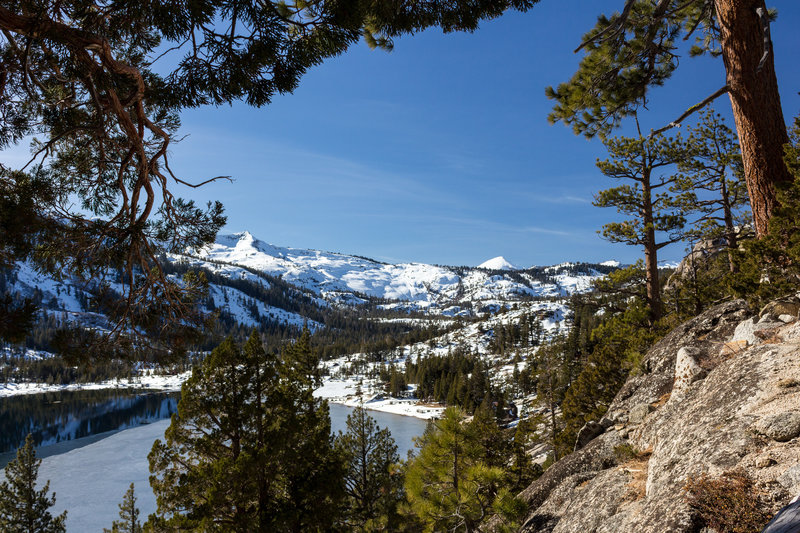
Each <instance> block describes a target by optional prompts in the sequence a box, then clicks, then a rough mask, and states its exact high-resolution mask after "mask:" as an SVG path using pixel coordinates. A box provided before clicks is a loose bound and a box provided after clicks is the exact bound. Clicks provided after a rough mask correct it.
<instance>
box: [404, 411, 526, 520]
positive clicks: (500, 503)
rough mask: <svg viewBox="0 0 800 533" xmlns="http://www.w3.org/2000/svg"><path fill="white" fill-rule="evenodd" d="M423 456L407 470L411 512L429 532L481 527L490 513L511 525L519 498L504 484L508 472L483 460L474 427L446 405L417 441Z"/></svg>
mask: <svg viewBox="0 0 800 533" xmlns="http://www.w3.org/2000/svg"><path fill="white" fill-rule="evenodd" d="M418 446H421V448H420V450H419V455H417V456H416V457H414V458H413V459H411V461H410V463H409V465H408V469H407V471H406V479H405V486H406V494H407V499H408V502H409V512H410V513H413V514H414V515H416V517H417V518H418V519H419V520H420V521H421V522H422V523H423V524H424V530H425V531H464V532H467V533H470V532H473V531H477V530H478V528H479V526H480V524H481V523H482V522H483V521H485V520H488V518H489V517H491V516H495V515H496V516H498V517H499V518H500V519H501V521H500V524H503V525H500V526H498V527H499V528H500V529H501V530H502V529H503V528H504V527H506V526H507V527H509V528H512V527H513V525H514V520H515V519H516V518H517V516H518V513H519V511H520V507H519V502H517V500H515V499H514V498H513V497H512V496H511V494H510V492H509V491H508V489H507V488H504V487H503V484H504V473H503V470H502V469H500V468H497V467H492V466H489V465H487V464H486V462H484V460H483V459H484V450H483V449H482V447H481V446H480V435H478V432H477V431H476V426H474V425H472V424H466V423H464V421H463V413H462V411H461V410H460V409H458V408H457V407H448V408H447V409H446V410H445V412H444V415H443V417H442V418H441V419H439V420H436V421H435V422H433V424H432V427H431V429H430V431H426V433H425V435H423V438H422V439H420V441H419V442H418Z"/></svg>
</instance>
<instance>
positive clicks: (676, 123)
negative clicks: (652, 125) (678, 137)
mask: <svg viewBox="0 0 800 533" xmlns="http://www.w3.org/2000/svg"><path fill="white" fill-rule="evenodd" d="M730 89H731V88H730V86H729V85H723V86H722V87H720V88H719V89H717V90H716V91H714V92H713V93H712V94H711V95H710V96H708V97H707V98H706V99H705V100H703V101H702V102H700V103H698V104H695V105H693V106H692V107H690V108H689V109H687V110H686V111H684V112H683V114H682V115H681V116H679V117H678V118H676V119H675V120H673V121H672V122H670V123H669V124H667V125H666V126H663V127H661V128H658V129H657V130H652V131H650V135H649V136H648V137H650V138H652V137H654V136H656V135H658V134H659V133H663V132H665V131H667V130H669V129H672V128H677V127H679V126H680V125H681V122H683V121H684V120H685V119H686V117H688V116H689V115H691V114H693V113H696V112H697V111H699V110H701V109H703V108H704V107H705V106H707V105H708V104H710V103H711V102H713V101H714V100H716V99H717V98H719V97H720V96H722V95H723V94H726V93H727V92H728V91H730Z"/></svg>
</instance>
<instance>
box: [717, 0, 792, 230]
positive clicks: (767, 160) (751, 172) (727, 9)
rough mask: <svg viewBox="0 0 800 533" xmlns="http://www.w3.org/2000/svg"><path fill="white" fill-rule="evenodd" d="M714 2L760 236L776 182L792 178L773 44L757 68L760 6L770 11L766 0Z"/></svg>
mask: <svg viewBox="0 0 800 533" xmlns="http://www.w3.org/2000/svg"><path fill="white" fill-rule="evenodd" d="M715 6H716V11H717V22H718V24H719V27H720V44H721V48H722V57H723V60H724V62H725V72H726V76H727V82H728V85H729V86H730V91H729V93H728V94H729V96H730V99H731V107H732V108H733V117H734V120H735V122H736V131H737V134H738V136H739V146H740V147H741V151H742V162H743V163H744V174H745V180H746V182H747V190H748V192H749V194H750V206H751V208H752V210H753V221H754V224H755V230H756V236H758V237H761V236H763V235H765V234H766V232H767V224H768V222H769V219H770V217H771V216H772V211H773V210H774V209H775V207H776V205H777V204H778V201H777V198H776V194H775V191H776V189H775V185H776V184H777V183H780V182H785V181H790V180H791V179H792V176H791V174H790V173H789V170H788V169H787V168H786V164H785V163H784V161H783V145H784V144H786V143H787V142H789V137H788V135H787V133H786V123H785V122H784V119H783V110H782V108H781V99H780V94H779V93H778V80H777V78H776V76H775V63H774V61H773V55H772V45H771V43H770V46H769V48H770V49H769V57H768V58H767V60H766V62H765V64H764V65H763V68H762V69H761V71H760V72H759V71H758V64H759V62H760V60H761V56H762V54H763V52H764V32H763V30H762V27H761V22H760V20H759V17H758V14H757V13H756V10H757V9H758V8H762V9H764V10H765V12H766V6H765V4H764V0H715Z"/></svg>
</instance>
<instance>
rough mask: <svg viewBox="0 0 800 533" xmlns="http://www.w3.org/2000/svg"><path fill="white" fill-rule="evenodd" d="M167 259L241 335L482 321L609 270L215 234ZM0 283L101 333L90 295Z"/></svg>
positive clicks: (18, 279) (16, 273) (77, 288)
mask: <svg viewBox="0 0 800 533" xmlns="http://www.w3.org/2000/svg"><path fill="white" fill-rule="evenodd" d="M168 259H169V261H170V262H171V263H172V264H171V265H169V266H170V269H171V270H170V272H172V273H171V274H170V275H172V276H176V277H179V276H180V275H182V273H183V272H185V271H186V270H187V269H204V270H206V271H207V277H208V279H209V281H210V284H209V292H208V297H207V298H206V299H205V302H204V305H205V306H206V307H207V309H208V310H209V311H219V312H221V313H222V315H223V316H226V317H228V318H229V319H232V320H233V321H235V322H238V323H240V324H243V325H246V326H249V327H250V326H259V325H266V324H273V325H281V326H289V327H302V326H303V324H308V325H309V327H311V328H312V329H319V328H323V327H325V323H326V322H327V319H326V316H327V314H330V313H329V312H334V311H335V310H336V309H340V308H350V307H361V306H362V305H363V304H370V306H368V308H369V309H372V308H373V307H372V306H377V308H378V309H383V310H387V311H402V312H410V311H415V312H422V313H425V314H427V315H428V316H429V317H431V318H434V317H445V318H446V317H452V316H472V317H474V316H478V315H480V316H484V315H486V314H487V313H489V314H494V313H497V312H498V311H500V310H502V309H510V308H512V307H514V306H515V305H517V304H519V303H523V302H533V301H539V302H544V301H554V300H558V299H560V298H563V297H565V296H567V295H569V294H572V293H574V292H579V291H585V290H588V289H589V288H590V287H591V283H592V281H593V280H594V279H596V278H597V277H599V276H601V275H602V273H603V272H607V271H608V270H609V267H608V266H605V265H589V264H582V263H563V264H561V265H556V266H552V267H532V268H528V269H515V268H514V267H513V265H511V264H510V263H509V262H508V261H506V260H505V259H504V258H502V257H496V258H494V259H491V260H489V261H487V262H485V263H483V264H482V265H481V266H479V267H447V266H437V265H428V264H423V263H400V264H388V263H383V262H380V261H375V260H372V259H369V258H366V257H361V256H354V255H346V254H340V253H333V252H323V251H319V250H308V249H302V248H286V247H280V246H274V245H271V244H268V243H266V242H264V241H261V240H258V239H257V238H255V237H254V236H253V235H251V234H250V233H249V232H243V233H235V234H229V235H220V236H219V237H218V238H217V239H216V242H215V243H214V244H212V245H211V246H209V247H207V248H204V249H201V250H188V251H187V253H186V254H174V255H170V256H169V257H168ZM0 281H1V282H3V287H6V288H8V289H10V290H11V291H12V292H16V293H18V294H19V295H20V296H21V297H25V298H33V299H34V301H36V303H38V304H39V305H40V307H41V308H42V309H43V313H44V314H46V315H48V316H49V317H51V318H54V319H55V321H57V322H60V323H63V322H67V321H69V322H75V323H78V324H80V325H81V326H84V327H85V326H90V327H98V328H103V327H104V326H105V325H106V324H105V317H104V316H103V315H100V314H97V313H93V312H91V301H92V295H91V292H92V290H91V287H86V286H84V285H81V284H79V283H76V282H73V281H71V280H69V279H63V280H56V279H53V278H51V277H49V276H46V275H43V274H40V273H38V272H36V271H35V270H34V269H33V268H32V267H31V265H29V264H26V263H20V264H18V265H16V267H15V268H14V269H12V270H11V271H10V272H9V271H6V272H0ZM113 286H114V285H113V281H112V287H113ZM383 316H384V317H385V316H386V314H385V313H384V314H383ZM375 319H376V320H380V318H379V317H377V318H375Z"/></svg>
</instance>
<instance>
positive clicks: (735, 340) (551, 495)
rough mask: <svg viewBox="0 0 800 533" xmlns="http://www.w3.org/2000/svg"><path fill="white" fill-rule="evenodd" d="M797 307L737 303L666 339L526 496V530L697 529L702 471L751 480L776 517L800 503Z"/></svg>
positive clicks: (716, 477) (714, 477)
mask: <svg viewBox="0 0 800 533" xmlns="http://www.w3.org/2000/svg"><path fill="white" fill-rule="evenodd" d="M798 309H799V308H798V306H797V305H793V306H791V305H790V306H785V305H783V306H781V305H780V304H778V305H775V304H773V305H772V306H771V307H769V306H768V307H767V308H766V309H765V310H763V311H762V313H761V314H760V315H758V314H756V313H754V312H753V311H752V310H750V309H748V308H747V306H746V304H745V303H744V302H743V301H742V300H736V301H732V302H728V303H725V304H721V305H719V306H717V307H714V308H712V309H710V310H708V311H706V312H705V313H703V314H702V315H700V316H699V317H697V318H695V319H692V320H690V321H689V322H687V323H685V324H683V325H681V326H679V327H678V328H676V329H675V330H673V331H672V332H671V333H670V334H669V335H667V336H666V337H665V338H663V339H662V340H661V341H659V342H658V343H657V344H656V345H655V346H654V347H653V348H652V349H651V350H650V351H649V352H648V353H647V355H646V357H645V359H644V361H643V363H642V371H641V372H639V373H638V374H637V375H634V376H633V377H631V378H630V379H629V380H628V381H627V383H626V384H625V386H624V387H623V388H622V390H621V391H620V392H619V393H618V394H617V396H616V399H615V400H614V401H613V403H612V405H611V406H610V408H609V410H608V413H607V414H606V416H605V417H604V418H603V419H602V420H601V421H600V422H599V423H589V424H587V425H586V426H585V427H584V428H583V429H582V430H581V433H580V434H579V437H578V442H577V443H576V450H575V451H574V452H573V453H572V454H570V455H568V456H566V457H564V458H562V459H561V460H560V461H558V462H556V463H555V464H554V465H553V466H552V467H551V468H549V469H548V470H547V471H545V473H544V474H543V475H542V476H541V477H540V478H539V479H538V480H536V481H535V482H534V483H533V484H531V485H530V486H529V487H528V488H527V489H526V490H524V491H523V492H522V494H521V497H522V499H523V500H524V501H525V502H526V504H527V506H528V509H529V512H528V516H527V519H526V521H525V523H524V526H523V528H522V531H524V532H528V533H533V532H537V533H544V532H548V533H549V532H552V533H566V532H576V533H577V532H584V531H598V532H600V531H604V532H613V531H638V532H641V533H649V532H652V533H661V532H664V531H670V532H675V533H678V532H686V533H689V532H694V531H699V530H700V527H699V526H698V514H697V512H695V511H693V510H692V508H691V507H690V505H689V503H688V500H687V492H686V490H684V489H685V487H686V486H687V484H689V483H691V481H692V480H697V479H699V477H700V476H702V475H704V474H705V475H707V476H708V478H707V479H712V480H717V481H715V482H717V483H719V482H720V481H719V480H723V481H724V480H725V479H730V478H726V477H725V476H724V475H723V474H726V473H727V475H732V473H733V475H735V473H736V472H741V471H743V472H746V473H747V474H748V475H749V476H750V477H751V478H752V480H753V481H754V483H755V494H756V495H757V497H758V498H760V500H761V502H762V506H763V507H764V508H766V509H767V510H768V511H769V512H770V513H774V512H776V511H777V510H778V509H780V508H781V507H782V506H784V505H786V504H787V503H788V502H789V501H790V500H791V499H792V498H794V497H796V496H798V494H800V470H799V469H800V414H798V413H800V366H798V343H800V322H798V320H797V319H798ZM731 490H733V489H728V490H727V491H726V492H727V493H730V492H731ZM716 505H717V506H720V505H722V504H721V503H719V502H717V503H716ZM731 513H733V511H729V512H728V516H729V517H730V516H734V515H732V514H731ZM739 519H740V520H744V518H743V517H739ZM737 531H739V529H737ZM741 531H744V529H741ZM748 531H749V529H748ZM792 531H794V530H792Z"/></svg>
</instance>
